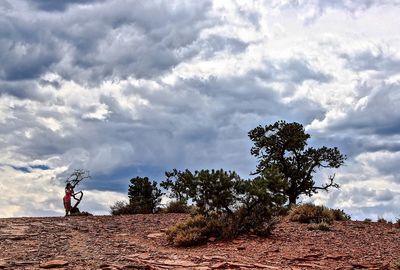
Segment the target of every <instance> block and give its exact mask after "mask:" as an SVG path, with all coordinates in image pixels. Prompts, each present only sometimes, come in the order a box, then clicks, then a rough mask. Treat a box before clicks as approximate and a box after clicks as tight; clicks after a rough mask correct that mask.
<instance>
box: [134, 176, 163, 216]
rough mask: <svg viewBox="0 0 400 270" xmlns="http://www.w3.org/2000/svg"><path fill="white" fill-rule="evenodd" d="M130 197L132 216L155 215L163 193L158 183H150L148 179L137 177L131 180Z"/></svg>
mask: <svg viewBox="0 0 400 270" xmlns="http://www.w3.org/2000/svg"><path fill="white" fill-rule="evenodd" d="M130 182H131V185H129V190H128V197H129V206H130V207H129V208H130V209H131V213H132V214H148V213H153V212H154V211H155V210H156V208H157V206H158V205H159V204H160V201H161V196H162V192H161V190H160V189H159V188H157V182H155V181H153V182H150V180H149V178H148V177H144V178H142V177H135V178H132V179H131V180H130Z"/></svg>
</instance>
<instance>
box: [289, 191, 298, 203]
mask: <svg viewBox="0 0 400 270" xmlns="http://www.w3.org/2000/svg"><path fill="white" fill-rule="evenodd" d="M296 200H297V195H296V194H289V205H296Z"/></svg>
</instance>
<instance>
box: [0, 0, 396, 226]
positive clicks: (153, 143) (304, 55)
mask: <svg viewBox="0 0 400 270" xmlns="http://www.w3.org/2000/svg"><path fill="white" fill-rule="evenodd" d="M398 14H400V1H396V0H393V1H389V0H385V1H378V0H376V1H373V0H369V1H361V0H360V1H322V0H317V1H291V0H286V1H283V0H282V1H262V0H259V1H258V0H254V1H243V3H239V2H238V1H234V0H232V1H229V0H227V1H217V0H215V1H183V0H174V1H158V0H155V1H135V0H112V1H111V0H91V1H81V0H74V1H50V0H34V1H28V0H26V1H24V0H13V1H11V0H3V1H1V2H0V149H1V155H0V190H1V194H2V195H1V197H0V210H1V211H0V216H2V217H11V216H30V215H33V216H41V215H62V214H63V206H62V203H61V198H62V196H63V185H64V180H65V179H66V177H67V176H68V174H70V173H71V172H72V171H73V169H76V168H82V169H87V170H90V172H91V174H92V179H91V180H88V181H87V182H86V183H84V184H83V185H82V186H81V187H80V188H83V189H84V190H85V199H84V201H83V205H82V209H84V210H86V211H89V212H92V213H96V214H100V213H103V214H104V213H107V212H108V209H109V205H111V204H112V203H113V202H115V201H117V200H121V199H125V198H126V197H127V195H126V193H127V187H128V184H129V179H131V178H132V177H135V176H137V175H140V176H149V177H151V178H152V179H154V180H157V181H161V180H163V174H164V172H165V171H166V170H170V169H173V168H178V169H185V168H189V169H202V168H216V169H218V168H224V169H226V170H235V171H237V172H238V173H239V174H240V175H241V176H243V177H248V176H249V174H250V173H251V172H252V171H253V170H254V169H255V166H256V160H255V159H254V158H253V157H252V156H251V155H250V152H249V150H250V147H251V142H250V140H249V139H248V137H247V132H248V131H249V130H250V129H252V128H254V127H256V126H257V125H259V124H262V125H264V124H270V123H273V122H275V121H277V120H286V121H289V122H291V121H296V122H300V123H302V124H303V125H304V126H305V127H306V129H307V132H309V133H310V134H311V136H312V140H311V144H312V145H313V146H316V147H318V146H322V145H327V146H338V147H339V149H340V150H341V152H343V153H344V154H346V155H347V157H348V160H347V162H346V164H345V166H344V167H342V168H340V169H339V170H337V171H336V179H337V182H338V183H339V184H340V185H341V189H339V190H334V191H332V192H330V193H320V194H318V195H316V196H314V197H312V198H311V199H310V198H303V199H302V200H303V201H308V200H311V201H314V202H316V203H320V204H326V205H328V206H330V207H335V208H343V209H344V210H345V211H346V212H348V213H350V214H351V215H352V216H353V218H357V219H363V218H366V217H369V218H373V219H376V218H377V217H385V218H388V219H394V218H395V217H398V216H400V212H399V210H398V209H397V207H396V206H398V205H399V203H400V170H399V166H398V164H399V163H400V108H399V105H398V104H400V91H399V90H400V34H399V32H398V30H397V29H399V28H400V21H399V20H398ZM328 173H329V172H321V173H319V174H318V175H317V176H316V177H317V179H316V181H317V182H318V183H321V182H324V181H326V180H327V174H328Z"/></svg>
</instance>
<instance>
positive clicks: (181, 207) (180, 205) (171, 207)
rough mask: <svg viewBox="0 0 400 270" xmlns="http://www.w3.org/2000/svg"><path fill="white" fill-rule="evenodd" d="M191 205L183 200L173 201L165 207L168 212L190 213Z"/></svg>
mask: <svg viewBox="0 0 400 270" xmlns="http://www.w3.org/2000/svg"><path fill="white" fill-rule="evenodd" d="M190 208H191V207H190V206H189V205H187V204H186V202H183V201H171V202H169V203H168V205H167V207H166V208H165V212H166V213H189V212H190Z"/></svg>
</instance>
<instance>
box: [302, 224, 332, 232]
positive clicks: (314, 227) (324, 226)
mask: <svg viewBox="0 0 400 270" xmlns="http://www.w3.org/2000/svg"><path fill="white" fill-rule="evenodd" d="M308 229H309V230H310V231H315V230H318V231H325V232H327V231H330V230H331V228H330V227H329V224H328V223H326V222H320V223H318V224H313V225H310V226H309V227H308Z"/></svg>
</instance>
